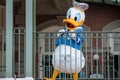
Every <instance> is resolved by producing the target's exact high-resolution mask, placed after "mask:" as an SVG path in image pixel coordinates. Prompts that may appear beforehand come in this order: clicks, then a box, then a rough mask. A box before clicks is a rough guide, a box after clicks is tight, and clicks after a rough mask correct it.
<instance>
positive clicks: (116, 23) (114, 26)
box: [103, 19, 120, 31]
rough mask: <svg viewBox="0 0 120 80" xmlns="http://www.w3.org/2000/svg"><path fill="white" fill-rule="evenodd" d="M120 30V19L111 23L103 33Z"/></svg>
mask: <svg viewBox="0 0 120 80" xmlns="http://www.w3.org/2000/svg"><path fill="white" fill-rule="evenodd" d="M118 28H120V19H119V20H116V21H113V22H111V23H109V24H108V25H106V26H105V27H104V28H103V31H113V30H115V29H118Z"/></svg>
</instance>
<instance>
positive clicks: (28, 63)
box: [25, 0, 36, 77]
mask: <svg viewBox="0 0 120 80" xmlns="http://www.w3.org/2000/svg"><path fill="white" fill-rule="evenodd" d="M34 1H35V0H26V29H25V30H26V31H25V43H26V44H25V49H26V51H25V76H26V77H33V75H34V73H33V71H34V67H33V66H34V63H33V62H34V54H33V52H34V42H33V41H34V39H33V36H34V34H33V31H34V27H35V21H34V20H35V15H34V11H35V10H34V9H36V8H35V7H34V5H35V3H34Z"/></svg>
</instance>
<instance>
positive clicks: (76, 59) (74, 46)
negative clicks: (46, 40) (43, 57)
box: [45, 0, 89, 80]
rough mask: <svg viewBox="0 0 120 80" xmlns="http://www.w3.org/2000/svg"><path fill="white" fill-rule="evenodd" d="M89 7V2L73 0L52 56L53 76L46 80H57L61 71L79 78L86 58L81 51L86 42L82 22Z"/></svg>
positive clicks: (75, 78)
mask: <svg viewBox="0 0 120 80" xmlns="http://www.w3.org/2000/svg"><path fill="white" fill-rule="evenodd" d="M88 7H89V5H88V4H87V3H79V2H77V1H74V0H73V7H71V8H70V9H69V10H68V11H67V19H64V20H63V22H64V23H65V27H64V28H63V29H61V30H59V33H58V34H57V36H58V38H57V39H56V42H55V44H56V48H55V51H54V52H53V58H52V64H53V67H54V71H53V75H52V78H45V80H55V79H56V77H57V76H58V74H59V73H60V72H62V73H68V74H72V75H73V79H74V80H78V73H79V72H80V71H81V70H82V68H84V66H85V58H84V56H83V53H82V51H81V49H82V46H83V44H84V33H83V32H84V31H83V28H82V24H83V23H84V21H85V10H87V9H88Z"/></svg>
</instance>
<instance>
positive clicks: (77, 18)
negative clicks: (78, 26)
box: [74, 13, 81, 22]
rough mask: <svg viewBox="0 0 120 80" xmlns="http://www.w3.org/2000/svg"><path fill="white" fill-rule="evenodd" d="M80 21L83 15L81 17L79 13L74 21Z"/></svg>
mask: <svg viewBox="0 0 120 80" xmlns="http://www.w3.org/2000/svg"><path fill="white" fill-rule="evenodd" d="M80 19H81V15H80V13H77V14H76V16H75V18H74V20H75V21H78V22H79V21H80Z"/></svg>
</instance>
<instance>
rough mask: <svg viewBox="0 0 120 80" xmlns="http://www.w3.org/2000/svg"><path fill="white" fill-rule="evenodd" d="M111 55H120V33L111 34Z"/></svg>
mask: <svg viewBox="0 0 120 80" xmlns="http://www.w3.org/2000/svg"><path fill="white" fill-rule="evenodd" d="M109 44H110V47H111V53H113V54H114V55H120V33H118V32H115V33H111V34H110V43H109Z"/></svg>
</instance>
